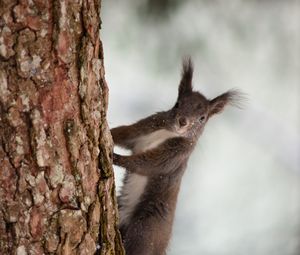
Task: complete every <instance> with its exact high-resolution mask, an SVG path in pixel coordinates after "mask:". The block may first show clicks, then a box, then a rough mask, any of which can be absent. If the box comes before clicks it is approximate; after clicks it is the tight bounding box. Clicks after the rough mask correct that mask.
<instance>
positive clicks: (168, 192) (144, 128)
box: [111, 59, 239, 255]
mask: <svg viewBox="0 0 300 255" xmlns="http://www.w3.org/2000/svg"><path fill="white" fill-rule="evenodd" d="M192 76H193V65H192V62H191V60H190V59H188V60H186V61H184V63H183V73H182V78H181V82H180V85H179V91H178V98H177V102H176V104H175V106H174V107H173V108H172V109H171V110H169V111H165V112H160V113H156V114H154V115H152V116H150V117H147V118H145V119H142V120H140V121H138V122H137V123H135V124H132V125H129V126H121V127H117V128H113V129H112V130H111V132H112V136H113V140H114V142H115V145H119V146H121V147H124V148H126V149H130V150H132V151H133V154H132V155H130V156H121V155H118V154H114V164H115V165H118V166H121V167H124V168H126V170H127V173H126V176H125V179H124V186H125V185H126V183H127V181H128V178H130V174H138V175H139V176H147V178H148V179H147V180H148V182H147V185H146V187H145V190H144V192H143V194H142V195H141V197H140V198H139V201H138V203H137V204H136V205H135V207H134V210H133V212H132V214H131V215H130V218H129V219H128V220H127V221H126V223H122V224H121V225H120V230H121V233H122V237H123V240H124V245H125V249H126V254H128V255H163V254H166V249H167V246H168V242H169V239H170V237H171V231H172V225H173V219H174V213H175V209H176V201H177V195H178V192H179V188H180V182H181V178H182V175H183V173H184V171H185V169H186V165H187V162H188V159H189V156H190V155H191V153H192V151H193V149H194V147H195V145H196V143H197V140H198V138H199V136H200V135H201V133H202V131H203V129H204V126H205V124H206V122H207V120H208V119H209V118H210V117H211V116H212V115H214V114H216V113H219V112H221V111H222V110H223V108H224V106H225V105H227V104H230V103H231V104H232V103H234V102H236V100H237V99H239V94H238V92H236V91H229V92H226V93H224V94H222V95H220V96H218V97H216V98H215V99H213V100H208V99H206V98H205V97H204V96H203V95H202V94H200V93H199V92H195V91H193V89H192ZM162 129H163V130H167V131H170V132H174V133H176V134H178V136H176V137H172V138H169V139H166V140H165V141H163V142H162V143H161V144H159V145H158V146H156V147H154V148H151V149H149V150H146V151H142V152H135V151H134V148H135V145H136V143H137V142H138V141H139V139H140V138H141V137H143V136H145V135H149V134H151V133H153V132H155V131H157V130H162ZM122 195H123V194H121V197H120V198H122ZM120 198H119V208H120V209H121V208H123V207H124V206H126V200H122V199H120ZM124 201H125V202H124Z"/></svg>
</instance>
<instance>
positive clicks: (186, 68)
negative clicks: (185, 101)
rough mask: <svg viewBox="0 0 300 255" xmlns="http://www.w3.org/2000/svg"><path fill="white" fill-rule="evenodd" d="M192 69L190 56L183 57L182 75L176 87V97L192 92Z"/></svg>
mask: <svg viewBox="0 0 300 255" xmlns="http://www.w3.org/2000/svg"><path fill="white" fill-rule="evenodd" d="M193 71H194V67H193V63H192V60H191V58H190V57H188V58H185V59H184V60H183V63H182V75H181V81H180V84H179V89H178V98H179V97H181V96H182V95H184V94H188V93H190V92H192V90H193V87H192V79H193Z"/></svg>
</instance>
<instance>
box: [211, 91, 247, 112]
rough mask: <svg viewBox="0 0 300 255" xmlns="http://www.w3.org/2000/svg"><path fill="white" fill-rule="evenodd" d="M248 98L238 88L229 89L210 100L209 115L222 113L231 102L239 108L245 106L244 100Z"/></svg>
mask: <svg viewBox="0 0 300 255" xmlns="http://www.w3.org/2000/svg"><path fill="white" fill-rule="evenodd" d="M245 100H246V97H245V96H244V94H243V93H242V92H240V91H238V90H229V91H227V92H226V93H223V94H222V95H220V96H217V97H216V98H214V99H213V100H210V102H209V116H212V115H214V114H216V113H220V112H221V111H222V110H223V109H224V107H225V105H227V104H229V105H232V106H235V107H237V108H243V105H242V103H243V101H245Z"/></svg>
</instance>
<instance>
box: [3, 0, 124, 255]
mask: <svg viewBox="0 0 300 255" xmlns="http://www.w3.org/2000/svg"><path fill="white" fill-rule="evenodd" d="M100 2H101V1H100V0H76V1H67V0H61V1H54V0H52V1H50V0H47V1H44V0H32V1H31V0H22V1H13V0H9V1H8V0H4V1H1V4H0V254H19V255H24V254H94V253H99V254H123V253H124V251H123V248H122V242H121V238H120V234H119V232H118V229H117V225H116V223H117V210H116V208H117V207H116V198H115V187H114V177H113V171H112V162H111V153H112V139H111V136H110V132H109V128H108V125H107V121H106V111H107V103H108V88H107V85H106V82H105V79H104V65H103V49H102V43H101V41H100V39H99V29H100V24H101V21H100V16H99V15H100V14H99V11H100V6H101V3H100Z"/></svg>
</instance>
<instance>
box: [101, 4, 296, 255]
mask: <svg viewBox="0 0 300 255" xmlns="http://www.w3.org/2000/svg"><path fill="white" fill-rule="evenodd" d="M102 21H103V23H102V30H101V33H102V41H103V44H104V53H105V68H106V80H107V82H108V85H109V88H110V104H109V112H108V118H109V124H110V127H115V126H118V125H123V124H130V123H132V122H135V121H137V120H139V119H141V118H144V117H146V116H148V115H150V114H153V113H154V112H157V111H162V110H168V109H169V108H171V107H172V106H173V105H174V103H175V100H176V97H177V87H178V84H179V79H180V72H181V60H182V57H183V56H186V55H191V56H192V58H193V60H194V64H195V73H194V88H195V89H196V90H198V91H201V92H202V93H203V94H204V95H205V96H207V97H208V98H213V97H215V96H217V95H219V94H221V93H223V92H225V91H226V90H228V89H230V88H239V89H240V90H242V91H244V92H245V93H247V94H248V98H249V100H248V102H247V103H246V106H245V107H244V110H239V109H234V108H230V107H228V108H226V110H225V111H224V112H223V113H222V114H220V115H218V116H216V117H214V118H212V119H211V120H210V121H209V123H208V124H207V126H206V129H205V131H204V134H203V135H202V137H201V138H200V140H199V142H198V145H197V147H196V149H195V151H194V152H193V154H192V157H191V159H190V161H189V165H188V169H187V171H186V173H185V176H184V178H183V181H182V186H181V192H180V195H179V198H178V205H177V211H176V219H175V223H174V229H173V237H172V240H171V243H170V247H169V251H168V254H170V255H179V254H180V255H181V254H187V255H198V254H199V255H202V254H203V255H227V254H228V255H244V254H245V255H299V254H300V120H299V118H300V105H299V104H300V103H299V99H300V1H298V0H281V1H280V0H277V1H276V0H274V1H267V0H264V1H258V0H257V1H256V0H252V1H247V0H227V1H224V0H222V1H221V0H186V1H180V0H147V1H146V0H127V1H126V0H109V1H103V4H102ZM115 172H116V175H117V185H118V190H119V189H120V186H121V180H122V173H123V172H124V170H122V169H118V168H115Z"/></svg>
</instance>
